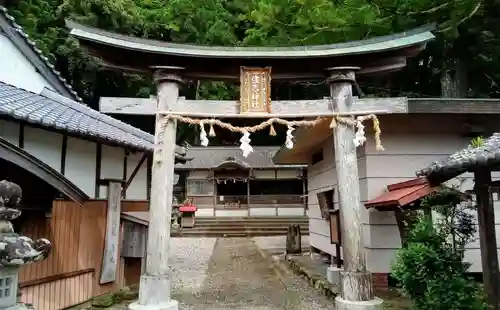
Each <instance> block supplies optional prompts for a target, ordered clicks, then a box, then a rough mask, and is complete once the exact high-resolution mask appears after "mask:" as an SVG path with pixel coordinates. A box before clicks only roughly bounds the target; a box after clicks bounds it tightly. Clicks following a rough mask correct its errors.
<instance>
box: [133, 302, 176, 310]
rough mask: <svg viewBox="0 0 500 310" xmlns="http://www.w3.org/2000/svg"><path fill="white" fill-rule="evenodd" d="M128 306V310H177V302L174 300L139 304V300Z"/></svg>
mask: <svg viewBox="0 0 500 310" xmlns="http://www.w3.org/2000/svg"><path fill="white" fill-rule="evenodd" d="M128 308H129V310H179V303H178V302H177V301H176V300H171V301H169V302H166V303H161V304H156V305H141V304H139V302H134V303H132V304H130V305H129V306H128Z"/></svg>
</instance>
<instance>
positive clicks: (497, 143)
mask: <svg viewBox="0 0 500 310" xmlns="http://www.w3.org/2000/svg"><path fill="white" fill-rule="evenodd" d="M477 167H489V168H490V169H491V170H494V169H498V168H499V167H500V133H495V134H493V135H492V136H490V137H489V138H487V139H484V141H483V142H482V144H481V145H478V146H472V145H470V146H469V147H467V148H464V149H462V150H460V151H458V152H456V153H454V154H452V155H450V156H448V157H446V158H444V159H442V160H439V161H435V162H433V163H431V164H430V165H429V166H428V167H426V168H424V169H422V170H420V171H417V173H416V174H417V176H425V177H427V178H428V179H429V180H430V181H432V182H433V183H442V182H446V181H448V180H450V179H452V178H454V177H456V176H459V175H460V174H462V173H465V172H472V171H473V170H475V168H477Z"/></svg>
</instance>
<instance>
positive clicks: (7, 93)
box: [0, 82, 189, 162]
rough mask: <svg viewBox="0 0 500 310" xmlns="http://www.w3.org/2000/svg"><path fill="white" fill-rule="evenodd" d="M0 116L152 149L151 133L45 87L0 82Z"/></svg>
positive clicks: (181, 157) (180, 157)
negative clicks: (36, 88)
mask: <svg viewBox="0 0 500 310" xmlns="http://www.w3.org/2000/svg"><path fill="white" fill-rule="evenodd" d="M0 116H2V117H6V118H11V119H15V120H18V121H24V122H27V123H30V124H32V125H35V126H41V127H44V128H47V129H52V130H55V131H61V132H65V133H69V134H74V135H75V136H78V137H82V138H84V139H91V140H98V141H100V142H102V143H104V144H111V145H118V146H123V147H130V148H132V149H135V150H145V151H153V148H154V143H153V142H154V137H153V135H151V134H149V133H147V132H144V131H142V130H140V129H138V128H135V127H133V126H131V125H128V124H125V123H123V122H121V121H119V120H117V119H114V118H112V117H111V116H108V115H105V114H102V113H100V112H98V111H95V110H93V109H91V108H90V107H87V106H85V105H83V104H81V103H79V102H76V101H73V100H71V99H69V98H66V97H64V96H62V95H59V94H57V93H55V92H52V91H50V90H47V89H46V90H44V91H43V92H42V93H41V94H36V93H32V92H30V91H27V90H24V89H21V88H18V87H15V86H12V85H9V84H6V83H3V82H0ZM185 160H189V159H188V158H186V152H185V150H184V148H181V147H177V148H176V161H179V162H184V161H185Z"/></svg>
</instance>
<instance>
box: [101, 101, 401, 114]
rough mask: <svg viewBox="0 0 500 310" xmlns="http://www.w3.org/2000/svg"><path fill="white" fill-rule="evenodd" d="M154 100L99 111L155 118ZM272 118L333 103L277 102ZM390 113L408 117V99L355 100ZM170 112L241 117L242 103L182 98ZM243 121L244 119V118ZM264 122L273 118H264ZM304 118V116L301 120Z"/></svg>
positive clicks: (359, 106) (110, 104)
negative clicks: (405, 114)
mask: <svg viewBox="0 0 500 310" xmlns="http://www.w3.org/2000/svg"><path fill="white" fill-rule="evenodd" d="M155 100H156V99H155V98H146V99H145V98H118V97H104V98H101V100H100V103H99V105H100V111H101V112H102V113H109V114H134V115H155V113H156V112H157V109H156V101H155ZM271 110H272V111H271V112H272V115H276V116H277V115H280V116H282V115H287V114H288V115H301V116H302V115H308V114H309V115H312V116H322V115H332V113H333V109H332V102H331V100H330V99H328V98H325V99H317V100H284V101H282V100H276V101H272V108H271ZM381 110H382V111H387V113H390V114H393V113H407V112H408V99H407V98H405V97H396V98H362V99H355V101H354V104H353V111H356V112H359V113H362V112H364V113H366V112H367V111H381ZM171 112H174V113H179V114H183V113H185V114H197V115H220V116H221V117H222V116H226V115H238V116H240V113H239V103H238V101H236V100H186V99H185V98H184V97H181V98H179V100H178V103H177V105H176V106H175V107H173V108H171ZM241 117H245V116H244V115H242V116H241ZM263 117H265V118H269V117H273V116H270V115H263ZM302 117H305V116H302Z"/></svg>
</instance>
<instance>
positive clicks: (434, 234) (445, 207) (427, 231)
mask: <svg viewBox="0 0 500 310" xmlns="http://www.w3.org/2000/svg"><path fill="white" fill-rule="evenodd" d="M458 195H459V193H458V192H455V191H453V190H449V189H446V190H443V191H441V192H438V193H437V194H435V195H432V196H431V197H429V198H427V199H426V200H425V201H424V202H423V204H422V205H423V206H424V207H428V208H431V209H432V210H433V211H435V212H438V213H439V214H440V217H439V220H438V221H437V222H436V223H433V221H432V219H431V218H430V217H429V216H426V215H424V214H419V215H418V216H417V219H416V224H415V226H413V228H412V229H411V230H410V232H409V233H408V235H407V239H406V240H405V243H404V244H405V246H404V247H403V248H402V249H400V250H399V251H398V254H397V258H396V260H395V262H394V264H393V268H392V276H393V277H394V279H395V280H396V281H397V282H398V286H399V287H400V288H401V289H402V291H403V293H404V294H405V295H407V296H408V297H409V298H410V299H411V301H412V305H413V307H414V308H415V309H418V310H482V309H487V304H486V302H485V299H484V298H483V294H482V292H481V291H480V289H479V286H478V284H477V283H476V282H474V280H473V279H471V278H469V277H468V276H467V275H466V272H467V269H468V268H469V264H467V263H464V262H463V257H464V251H465V245H466V244H467V243H468V242H470V241H471V240H472V239H473V236H474V233H475V225H474V223H473V220H472V215H470V213H469V212H468V210H469V209H470V208H471V207H472V204H471V203H470V202H468V201H464V200H463V197H460V196H458ZM457 197H459V198H460V199H457Z"/></svg>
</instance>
